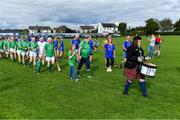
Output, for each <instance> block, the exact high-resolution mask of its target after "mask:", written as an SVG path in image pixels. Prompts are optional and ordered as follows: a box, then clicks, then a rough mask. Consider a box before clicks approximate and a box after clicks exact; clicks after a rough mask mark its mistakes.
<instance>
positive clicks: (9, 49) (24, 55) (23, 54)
mask: <svg viewBox="0 0 180 120" xmlns="http://www.w3.org/2000/svg"><path fill="white" fill-rule="evenodd" d="M89 37H90V38H89ZM88 38H89V39H90V40H89V41H88V43H89V46H85V45H84V43H85V42H82V43H83V45H81V41H80V39H79V36H78V35H76V36H75V38H74V39H72V40H71V45H70V51H71V52H70V53H72V52H73V51H74V52H75V55H76V60H77V61H79V63H80V61H81V59H82V58H81V57H82V55H81V54H84V53H83V50H84V48H83V50H79V46H80V45H81V47H85V50H84V51H89V54H88V55H87V57H88V59H89V62H91V61H92V56H93V52H92V51H93V48H97V46H98V44H99V43H98V42H97V40H96V42H93V40H92V37H91V36H86V39H88ZM86 39H85V40H86ZM149 41H150V45H149V48H148V49H149V54H148V55H149V58H153V57H154V47H155V46H156V49H157V51H155V53H158V56H160V43H161V42H162V41H161V37H160V35H158V36H157V37H156V38H155V36H154V35H153V34H152V35H151V38H150V39H149ZM72 45H74V46H72ZM131 45H132V41H131V36H127V38H126V40H125V41H124V42H123V51H124V54H123V58H124V60H123V61H122V63H121V65H120V66H121V67H122V66H123V65H124V64H125V63H126V60H127V48H128V47H129V46H131ZM73 47H74V48H73ZM89 47H90V48H89ZM103 47H104V49H105V63H106V67H107V72H112V67H113V66H114V58H115V45H114V44H113V41H112V37H111V36H108V37H107V39H106V40H105V41H104V44H103ZM87 48H89V49H87ZM73 49H74V50H73ZM80 49H81V48H80ZM4 53H5V56H6V57H7V58H8V57H9V55H10V58H11V60H13V61H14V60H16V58H18V61H19V63H22V64H23V65H24V66H25V65H29V66H35V67H37V69H38V70H37V73H39V72H40V69H41V66H42V65H45V61H46V62H47V67H48V70H49V71H50V72H51V68H52V65H53V64H55V63H56V65H57V69H58V71H61V68H60V66H59V64H58V61H59V60H60V59H61V58H62V56H63V53H64V41H63V38H62V37H54V38H51V37H49V38H47V39H44V38H43V37H40V38H38V39H36V37H34V36H32V37H31V38H30V40H28V38H27V36H21V37H20V38H18V39H15V37H14V36H7V37H6V38H5V39H4V40H3V39H2V36H0V58H2V56H3V54H4ZM70 53H69V57H70V58H71V59H72V58H73V57H72V56H71V54H70ZM152 53H153V54H152ZM72 54H73V53H72ZM71 59H69V65H70V68H71V67H72V63H74V61H71ZM83 62H84V61H83ZM41 64H42V65H41ZM88 64H89V63H87V64H86V67H87V68H88V66H89V65H88ZM80 65H81V64H80ZM73 66H74V65H73ZM72 69H74V68H71V71H70V78H71V79H72ZM89 69H90V68H89ZM79 71H80V70H78V73H79Z"/></svg>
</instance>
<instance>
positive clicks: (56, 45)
mask: <svg viewBox="0 0 180 120" xmlns="http://www.w3.org/2000/svg"><path fill="white" fill-rule="evenodd" d="M54 48H56V49H57V48H58V41H57V40H54Z"/></svg>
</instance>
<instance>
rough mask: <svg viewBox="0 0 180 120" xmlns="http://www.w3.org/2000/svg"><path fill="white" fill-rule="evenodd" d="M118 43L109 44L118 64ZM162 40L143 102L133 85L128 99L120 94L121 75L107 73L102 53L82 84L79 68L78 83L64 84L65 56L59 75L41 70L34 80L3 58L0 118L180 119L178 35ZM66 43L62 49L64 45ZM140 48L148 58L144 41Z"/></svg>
mask: <svg viewBox="0 0 180 120" xmlns="http://www.w3.org/2000/svg"><path fill="white" fill-rule="evenodd" d="M123 39H124V38H120V39H119V38H118V39H117V38H116V39H114V43H115V45H116V59H115V62H116V63H120V61H121V60H122V49H121V46H122V45H121V44H122V42H123ZM163 39H164V43H163V45H162V49H161V50H162V54H161V56H160V57H159V58H155V59H154V60H153V63H155V64H157V65H158V73H157V76H156V78H155V79H152V78H147V91H148V95H149V96H148V98H144V97H142V96H141V92H140V88H139V84H138V82H134V84H132V86H131V88H130V92H129V94H130V95H129V96H124V95H123V94H122V90H123V85H124V81H125V78H124V76H123V70H122V69H119V68H114V69H113V72H112V73H106V69H105V65H104V53H103V52H96V53H94V61H93V63H92V74H93V79H92V80H88V79H86V73H85V69H84V68H83V70H82V72H81V78H80V81H79V82H77V83H76V82H72V81H70V80H69V67H68V64H67V51H66V52H65V56H64V57H65V58H64V59H63V61H62V62H61V63H60V64H61V66H62V69H63V71H62V72H57V70H55V71H53V73H52V74H48V72H47V70H46V69H47V68H43V71H42V73H41V74H40V75H39V76H37V75H36V74H34V73H33V70H32V69H31V68H24V67H23V66H22V65H20V64H18V63H17V62H15V63H13V62H11V61H10V60H4V59H2V60H0V118H17V119H19V118H37V119H40V118H70V119H71V118H77V119H78V118H94V119H97V118H104V119H113V118H114V119H116V118H122V119H123V118H127V119H134V118H136V119H140V118H141V119H151V118H156V119H162V118H163V119H165V118H169V119H175V118H177V119H178V118H179V119H180V36H163ZM101 42H102V40H101ZM65 44H66V48H67V46H68V45H69V40H65ZM142 44H143V48H144V50H145V53H146V54H147V46H148V42H147V40H143V42H142ZM98 50H103V49H102V47H100V48H99V49H98ZM54 69H55V68H54Z"/></svg>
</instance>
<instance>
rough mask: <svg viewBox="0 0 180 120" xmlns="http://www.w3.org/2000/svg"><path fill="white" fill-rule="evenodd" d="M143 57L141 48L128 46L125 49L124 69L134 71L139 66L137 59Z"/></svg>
mask: <svg viewBox="0 0 180 120" xmlns="http://www.w3.org/2000/svg"><path fill="white" fill-rule="evenodd" d="M139 56H143V57H144V50H143V49H142V48H141V47H137V46H133V45H132V46H130V47H128V48H127V61H126V64H125V68H128V69H134V68H136V66H137V65H138V64H139V62H138V57H139Z"/></svg>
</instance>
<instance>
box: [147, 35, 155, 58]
mask: <svg viewBox="0 0 180 120" xmlns="http://www.w3.org/2000/svg"><path fill="white" fill-rule="evenodd" d="M148 40H149V42H150V43H149V47H148V59H152V58H154V47H155V40H156V38H155V36H154V34H151V38H150V39H149V38H148Z"/></svg>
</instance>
